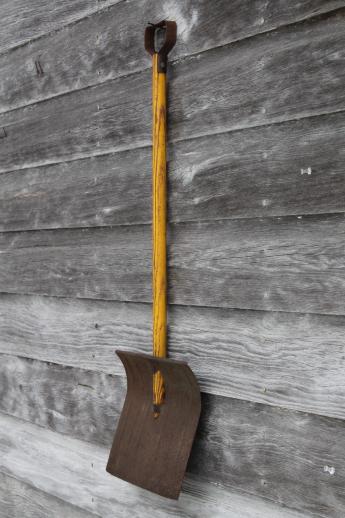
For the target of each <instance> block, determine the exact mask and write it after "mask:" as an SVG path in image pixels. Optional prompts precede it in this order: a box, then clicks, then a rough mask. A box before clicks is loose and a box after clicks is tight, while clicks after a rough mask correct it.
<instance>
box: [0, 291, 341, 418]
mask: <svg viewBox="0 0 345 518" xmlns="http://www.w3.org/2000/svg"><path fill="white" fill-rule="evenodd" d="M151 319H152V315H151V306H150V305H147V304H133V303H131V304H128V303H116V302H105V301H90V300H73V299H58V298H49V297H44V298H43V297H36V296H33V297H30V296H24V297H22V296H16V295H1V297H0V352H1V353H5V354H8V355H18V356H23V357H26V358H34V359H37V360H44V361H47V362H53V363H57V364H61V365H68V366H74V367H80V368H84V369H88V370H90V371H98V372H101V373H104V374H118V375H122V376H123V375H124V371H123V368H122V364H121V363H120V361H119V360H118V359H117V357H115V354H114V351H115V349H116V348H120V349H124V350H129V351H130V350H132V351H133V350H135V351H141V352H146V353H150V351H151V343H152V337H151ZM344 329H345V319H344V317H341V316H328V315H324V316H321V315H297V314H292V313H290V314H287V313H282V312H278V313H267V312H264V311H258V312H256V311H239V310H235V311H234V310H219V309H209V308H196V307H194V308H192V307H179V306H171V307H170V309H169V352H170V354H171V356H172V357H173V358H176V359H181V360H185V361H187V362H188V363H189V365H190V366H191V368H192V369H193V371H194V373H195V374H196V376H197V378H198V381H199V383H200V386H201V389H202V390H203V392H209V393H212V394H221V395H224V396H231V397H234V398H240V399H247V400H251V401H256V402H261V403H267V404H271V405H279V406H285V407H288V408H292V409H295V410H302V411H308V412H313V413H316V414H322V415H328V416H333V417H338V418H344V406H345V386H344V355H345V349H344V347H345V346H344ZM66 372H68V373H69V372H71V371H66ZM69 376H71V378H72V379H75V374H74V373H73V371H72V372H71V374H67V378H68V377H69ZM90 377H92V375H91V374H90ZM67 381H68V380H67ZM9 389H10V387H9ZM62 393H64V390H62Z"/></svg>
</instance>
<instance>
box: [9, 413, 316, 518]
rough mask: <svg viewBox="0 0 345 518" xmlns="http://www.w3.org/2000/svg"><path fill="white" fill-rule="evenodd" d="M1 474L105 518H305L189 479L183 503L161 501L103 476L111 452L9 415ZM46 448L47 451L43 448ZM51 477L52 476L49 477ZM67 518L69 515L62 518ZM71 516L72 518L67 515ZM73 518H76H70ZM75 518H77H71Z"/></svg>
mask: <svg viewBox="0 0 345 518" xmlns="http://www.w3.org/2000/svg"><path fill="white" fill-rule="evenodd" d="M0 423H1V427H0V451H1V457H0V471H1V472H2V473H7V474H10V475H11V476H13V477H15V478H17V479H18V480H20V481H22V480H23V481H26V480H27V479H28V478H29V479H31V481H32V483H33V484H34V485H35V486H36V487H37V488H39V489H40V490H42V491H45V492H46V493H50V494H51V495H55V496H56V497H58V498H60V499H63V500H66V501H68V502H70V503H71V504H74V505H78V506H79V507H81V508H83V509H85V510H87V511H88V512H92V513H96V514H97V515H99V516H102V517H103V518H113V517H114V515H115V516H116V515H120V516H122V517H123V518H129V517H132V516H133V514H134V515H135V514H137V515H138V516H140V517H142V518H149V517H151V516H152V515H154V516H157V518H165V517H166V516H171V517H175V518H180V517H181V516H183V517H185V518H194V517H195V516H196V515H197V516H200V517H201V518H209V517H210V516H214V517H216V518H238V513H241V518H302V517H305V516H306V515H305V514H302V513H299V512H298V511H294V510H290V509H287V508H285V507H281V506H279V505H278V504H274V503H272V502H270V501H269V500H262V499H261V498H256V497H253V496H249V495H245V494H242V493H239V492H235V491H233V490H229V489H225V488H221V487H217V486H216V485H213V484H208V483H206V482H202V481H201V480H197V479H196V478H195V477H192V476H190V475H189V476H187V477H186V480H185V482H184V486H183V492H182V495H181V497H180V499H179V501H177V502H175V501H171V500H168V499H162V498H160V497H158V496H157V495H154V494H153V493H149V492H148V491H145V490H141V489H139V488H136V487H134V486H132V485H130V484H127V483H126V482H123V481H122V480H120V479H117V478H115V477H112V476H111V475H109V474H108V473H106V471H105V465H106V462H107V458H108V454H109V451H108V448H104V447H101V446H96V445H93V444H88V443H87V442H83V441H81V440H77V439H73V438H70V437H66V436H63V435H60V434H58V433H55V432H51V431H48V430H44V429H43V428H40V427H37V426H34V425H32V424H29V423H25V422H22V421H20V420H18V419H14V418H11V417H8V416H5V415H2V416H1V420H0ZM42 445H44V448H43V447H42ZM49 473H52V474H53V476H51V477H50V476H47V474H49ZM64 516H66V515H64ZM67 516H69V515H67ZM72 516H73V515H72ZM73 518H74V517H73Z"/></svg>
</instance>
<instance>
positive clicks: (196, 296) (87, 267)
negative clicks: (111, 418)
mask: <svg viewBox="0 0 345 518" xmlns="http://www.w3.org/2000/svg"><path fill="white" fill-rule="evenodd" d="M344 225H345V220H344V216H343V215H340V214H339V215H332V216H308V217H303V218H302V217H300V218H299V217H286V218H265V219H253V220H251V219H239V220H233V221H232V220H228V221H226V220H224V221H215V222H204V223H201V222H200V223H188V224H184V223H182V224H176V225H171V226H170V238H169V239H170V245H169V247H168V257H169V301H170V303H173V304H183V305H196V306H213V307H230V308H237V309H259V310H273V311H276V310H279V311H289V312H310V313H327V314H344V311H345V303H344V296H343V295H344V282H345V279H344V269H343V256H344V246H345V244H344V228H345V227H344ZM0 283H1V291H2V292H8V293H27V294H29V293H31V294H40V295H54V296H60V297H77V298H94V299H108V300H119V301H128V302H150V301H151V297H152V295H151V228H150V226H148V225H138V226H135V225H131V226H125V227H116V228H114V229H112V228H98V229H73V230H71V229H70V230H59V231H55V230H54V231H51V230H41V231H39V232H37V231H30V232H8V233H2V234H0Z"/></svg>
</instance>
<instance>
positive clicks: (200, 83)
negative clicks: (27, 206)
mask: <svg viewBox="0 0 345 518" xmlns="http://www.w3.org/2000/svg"><path fill="white" fill-rule="evenodd" d="M344 26H345V10H341V11H339V12H336V13H335V14H331V15H327V17H326V18H322V19H316V20H313V21H311V22H308V21H307V22H304V23H302V24H298V25H296V26H290V27H286V28H282V29H281V30H279V31H276V32H275V31H274V32H271V33H268V34H263V35H258V36H255V37H253V38H249V39H246V40H242V41H240V42H238V43H235V44H233V45H231V46H224V47H220V48H216V49H213V50H210V51H208V52H205V53H202V54H200V55H199V56H197V57H196V56H192V57H191V58H186V59H184V60H182V61H180V62H178V63H176V64H175V66H173V67H171V69H170V72H171V82H170V110H169V121H170V124H171V129H170V136H171V139H172V140H175V141H176V140H183V139H186V138H191V137H193V136H194V137H195V136H201V135H205V134H210V133H220V132H225V131H229V130H234V129H239V128H245V127H250V126H258V125H259V126H261V125H267V124H270V123H273V122H280V121H283V120H289V119H295V118H301V117H306V116H310V115H317V114H320V113H329V112H334V111H341V110H344V108H345V94H344V89H343V84H344V75H345V72H344V70H345V69H344V67H343V56H342V49H343V46H344V39H345V32H344ZM150 121H151V113H150V71H149V70H144V71H142V72H141V73H137V74H132V75H130V76H126V77H122V78H119V79H116V80H114V81H109V82H107V83H104V84H102V85H100V86H94V87H90V88H86V89H82V90H78V91H75V92H73V93H70V94H66V95H64V96H59V97H55V98H53V99H50V100H48V101H46V102H41V103H37V104H33V105H31V106H28V107H25V108H20V109H17V110H13V111H10V112H7V113H4V114H2V115H1V116H0V128H1V127H3V128H4V130H3V132H2V134H3V138H2V139H0V151H1V156H2V160H1V166H0V171H1V172H4V171H8V170H14V169H21V168H23V167H29V166H36V165H43V164H47V163H54V162H60V161H65V160H71V159H76V158H82V157H86V156H92V155H97V154H104V153H108V152H111V151H120V150H121V149H128V148H134V147H138V146H141V147H142V146H147V145H150V143H151V139H150V133H151V131H150V129H151V124H150ZM4 131H5V133H4ZM5 135H6V136H5Z"/></svg>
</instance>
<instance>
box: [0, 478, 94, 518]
mask: <svg viewBox="0 0 345 518" xmlns="http://www.w3.org/2000/svg"><path fill="white" fill-rule="evenodd" d="M48 516H49V518H61V517H62V516H63V517H64V518H97V515H95V514H93V513H88V512H87V511H85V509H83V510H82V509H78V507H75V506H72V505H71V504H68V503H67V502H64V501H63V500H60V499H59V498H56V497H54V496H51V495H48V494H46V493H44V492H43V491H39V490H37V489H35V488H34V487H32V486H30V485H28V484H26V483H25V482H22V481H20V480H16V479H15V478H13V477H8V476H6V475H4V474H3V473H0V518H23V517H25V518H47V517H48Z"/></svg>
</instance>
